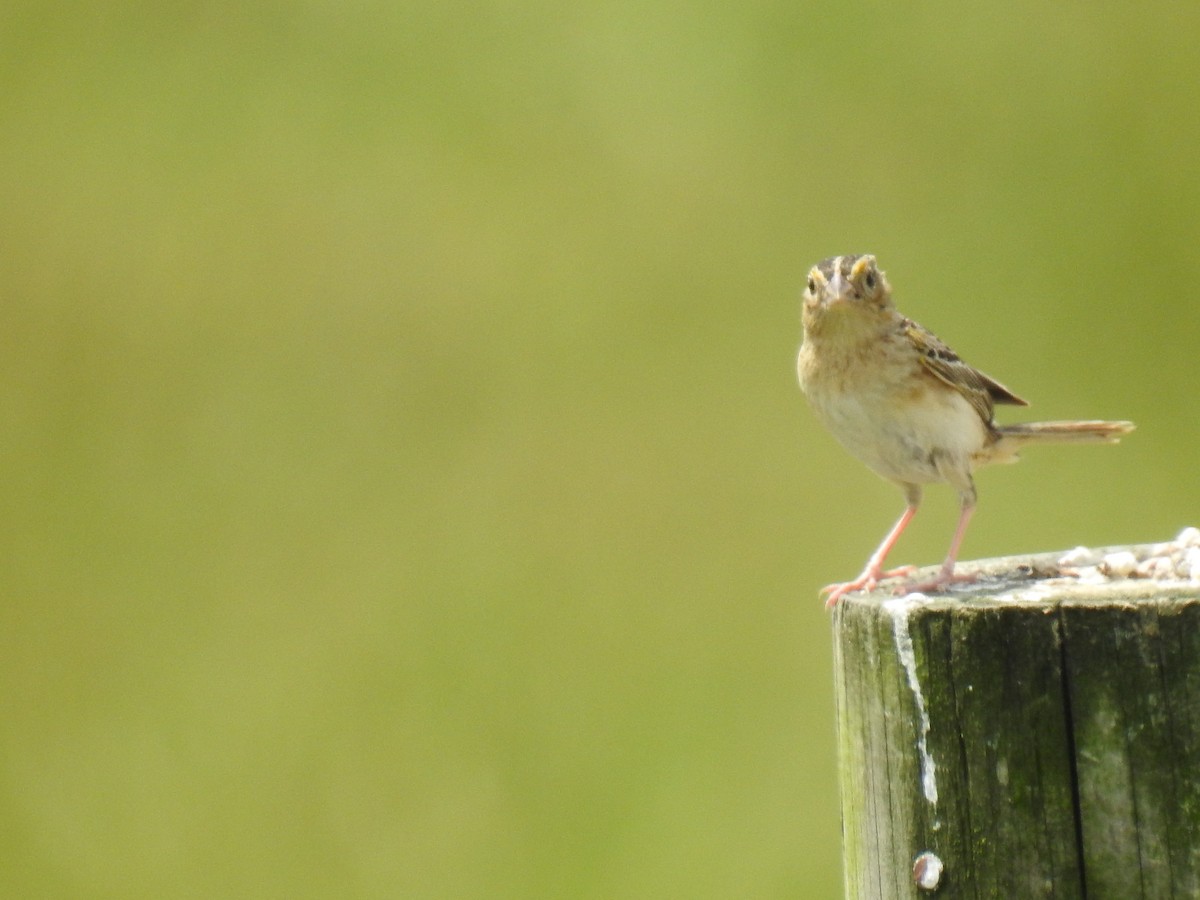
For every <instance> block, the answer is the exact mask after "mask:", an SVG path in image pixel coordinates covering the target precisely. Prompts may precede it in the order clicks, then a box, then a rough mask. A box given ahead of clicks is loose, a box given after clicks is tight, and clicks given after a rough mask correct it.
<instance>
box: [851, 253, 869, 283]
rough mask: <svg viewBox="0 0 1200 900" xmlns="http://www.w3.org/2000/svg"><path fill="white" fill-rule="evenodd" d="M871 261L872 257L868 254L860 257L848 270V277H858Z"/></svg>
mask: <svg viewBox="0 0 1200 900" xmlns="http://www.w3.org/2000/svg"><path fill="white" fill-rule="evenodd" d="M872 262H874V259H872V258H871V257H870V256H864V257H861V258H860V259H859V260H858V262H856V263H855V264H854V268H852V269H851V270H850V278H851V279H855V278H858V277H859V276H860V275H862V273H863V272H864V271H865V270H866V269H867V267H868V266H870V265H871V263H872Z"/></svg>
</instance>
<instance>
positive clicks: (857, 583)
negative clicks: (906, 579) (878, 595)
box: [821, 503, 957, 609]
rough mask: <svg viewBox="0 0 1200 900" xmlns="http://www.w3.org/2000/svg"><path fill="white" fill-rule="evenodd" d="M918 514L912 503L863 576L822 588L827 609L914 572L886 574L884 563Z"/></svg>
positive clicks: (907, 569)
mask: <svg viewBox="0 0 1200 900" xmlns="http://www.w3.org/2000/svg"><path fill="white" fill-rule="evenodd" d="M916 514H917V507H916V506H915V505H914V504H911V503H910V504H909V505H908V507H907V508H906V509H905V510H904V515H902V516H901V517H900V518H899V520H897V522H896V524H895V525H893V526H892V530H891V531H889V532H888V534H887V537H885V538H884V539H883V543H882V544H880V545H879V549H877V550H876V551H875V552H874V553H872V554H871V558H870V559H869V560H867V567H866V568H865V569H863V571H862V574H861V575H859V576H858V577H857V578H855V579H854V580H853V581H847V582H845V583H843V584H830V585H826V586H825V587H823V588H821V593H822V594H824V593H826V592H828V594H829V597H828V599H827V600H826V601H825V608H826V609H832V608H833V607H835V606H837V602H838V601H839V600H840V599H842V597H843V596H845V595H846V594H849V593H850V592H851V591H860V590H867V591H869V590H871V589H872V588H874V587H875V585H877V584H878V583H879V581H880V580H881V579H883V578H896V577H898V576H901V575H908V574H909V573H911V572H912V571H913V567H912V566H902V567H901V568H899V569H892V570H890V571H888V572H885V571H883V561H884V560H885V559H887V555H888V554H889V553H891V552H892V547H894V546H896V541H898V540H899V539H900V535H901V534H903V533H904V529H905V528H907V527H908V523H909V522H911V521H912V517H913V516H915V515H916ZM956 552H957V551H956Z"/></svg>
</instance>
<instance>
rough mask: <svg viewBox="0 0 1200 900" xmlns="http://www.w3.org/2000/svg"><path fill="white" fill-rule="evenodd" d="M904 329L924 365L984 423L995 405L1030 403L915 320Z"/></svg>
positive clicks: (906, 320)
mask: <svg viewBox="0 0 1200 900" xmlns="http://www.w3.org/2000/svg"><path fill="white" fill-rule="evenodd" d="M903 328H904V334H905V336H906V337H907V338H908V339H909V340H910V341H911V342H912V344H913V346H914V347H916V348H917V353H918V359H920V360H921V365H923V366H924V367H925V368H926V369H928V370H929V371H930V372H932V373H933V374H934V375H935V376H937V377H938V378H939V379H940V380H942V381H944V382H945V383H946V384H948V385H950V387H952V388H954V389H955V390H956V391H958V392H959V393H960V394H962V395H963V398H964V399H966V401H967V402H968V403H970V404H971V406H973V407H974V408H975V411H976V412H977V413H979V418H981V419H983V421H984V422H987V423H988V424H991V421H992V406H993V404H996V403H1011V404H1013V405H1014V406H1028V405H1029V404H1028V403H1027V402H1026V401H1025V400H1022V399H1021V398H1020V397H1018V396H1017V395H1016V394H1014V393H1013V392H1012V391H1010V390H1009V389H1008V388H1006V387H1005V386H1004V385H1002V384H1001V383H1000V382H998V381H996V380H995V379H994V378H990V377H988V376H987V375H984V374H983V373H982V372H980V371H979V370H978V369H976V368H973V367H972V366H969V365H967V364H966V363H965V362H963V361H962V360H961V359H959V357H958V354H957V353H955V352H954V351H953V350H951V349H950V347H949V346H947V345H946V344H944V343H943V342H942V341H941V340H939V339H938V338H937V337H936V336H935V335H934V334H932V333H931V332H929V331H927V330H926V329H925V328H923V327H921V326H920V325H918V324H917V323H916V322H914V321H912V320H911V319H904V320H903Z"/></svg>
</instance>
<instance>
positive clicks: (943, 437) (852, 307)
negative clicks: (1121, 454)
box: [796, 253, 1134, 609]
mask: <svg viewBox="0 0 1200 900" xmlns="http://www.w3.org/2000/svg"><path fill="white" fill-rule="evenodd" d="M801 319H802V325H803V339H802V342H801V345H800V353H799V356H798V358H797V361H796V370H797V374H798V375H799V378H800V387H801V389H802V390H803V392H804V394H805V396H806V397H807V399H808V401H809V404H810V405H811V406H812V408H813V411H814V412H815V413H816V417H817V418H818V419H819V420H820V421H821V422H822V424H824V425H825V427H826V428H828V429H829V431H831V432H832V433H833V435H834V437H835V438H837V440H838V441H839V442H840V443H841V444H842V445H843V446H844V447H845V448H846V449H847V450H849V451H850V453H851V454H852V455H853V456H855V457H857V458H858V459H859V460H861V461H862V462H863V463H865V464H866V465H867V467H868V468H870V469H871V470H873V471H874V472H876V473H877V474H878V475H880V476H882V477H883V478H885V479H886V480H888V481H890V482H892V483H894V484H896V485H897V486H898V487H899V488H900V490H901V491H903V493H904V499H905V508H904V512H903V514H902V515H901V516H900V518H899V519H898V520H897V521H896V524H895V525H893V526H892V529H891V530H890V531H889V532H888V533H887V535H886V536H885V537H884V539H883V541H882V543H880V545H879V547H878V548H877V549H876V550H875V552H874V553H873V554H872V555H871V557H870V559H868V560H867V564H866V567H865V568H864V569H863V571H862V573H861V574H860V575H859V576H858V577H857V578H855V579H853V580H852V581H846V582H841V583H836V584H831V585H827V586H826V587H825V588H823V589H822V590H821V594H828V598H827V600H826V604H825V605H826V608H827V609H829V608H832V607H834V606H836V605H837V603H838V602H839V600H840V599H841V598H842V597H844V596H845V595H847V594H849V593H851V592H854V591H862V590H865V591H871V590H874V588H875V587H876V586H878V584H879V583H880V582H881V581H883V580H884V579H888V578H905V579H907V577H908V576H910V575H912V574H913V573H914V572H915V571H916V569H915V567H913V566H902V567H900V568H897V569H891V570H885V569H884V568H883V566H884V562H885V561H886V559H887V556H888V554H889V553H890V552H891V550H892V548H893V547H894V546H895V544H896V542H897V540H899V538H900V535H901V534H902V533H903V532H904V529H905V528H907V527H908V524H909V522H911V521H912V518H913V516H915V515H916V513H917V509H918V507H919V506H920V505H921V497H922V492H923V489H924V486H925V485H927V484H935V483H942V482H944V483H946V484H949V485H950V486H951V487H952V488H954V489H955V490H956V491H958V496H959V501H960V504H961V505H960V511H959V517H958V524H957V526H956V527H955V529H954V535H953V537H952V539H951V541H950V549H949V552H948V553H947V554H946V559H945V561H944V562H943V563H942V566H941V568H940V569H939V570H938V572H937V574H936V575H935V576H934V577H933V578H932V579H929V580H926V581H923V582H917V581H915V580H907V581H906V582H904V583H902V584H901V585H900V587H899V588H898V592H900V591H905V592H912V591H922V592H924V591H930V592H932V591H939V590H942V589H944V588H946V587H947V586H949V585H950V584H952V583H954V582H958V581H967V580H970V578H971V577H970V576H964V575H962V574H960V573H956V572H955V570H954V569H955V563H956V562H957V559H958V553H959V548H960V547H961V546H962V541H963V537H964V535H965V534H966V531H967V525H968V523H969V522H970V520H971V514H972V513H973V512H974V510H975V505H976V498H977V494H976V490H975V481H974V478H973V473H974V471H975V470H976V469H977V468H979V467H980V466H984V465H990V464H992V463H1002V462H1004V463H1007V462H1016V460H1017V455H1018V452H1019V451H1020V450H1021V449H1022V448H1024V447H1025V446H1027V445H1030V444H1048V443H1115V442H1116V441H1117V440H1119V439H1120V437H1121V436H1122V435H1124V434H1127V433H1129V432H1130V431H1132V430H1133V428H1134V425H1133V423H1132V422H1124V421H1120V422H1107V421H1098V420H1090V421H1061V422H1027V423H1025V424H1018V425H998V424H997V423H996V420H995V416H994V410H995V407H996V405H998V404H1007V405H1012V406H1028V405H1029V404H1028V403H1027V402H1026V401H1025V400H1023V399H1021V397H1019V396H1017V395H1016V394H1015V393H1013V392H1012V391H1011V390H1009V389H1008V388H1007V387H1005V386H1004V385H1003V384H1001V383H1000V382H999V381H997V380H996V379H994V378H991V377H990V376H988V375H985V374H984V373H983V372H981V371H979V370H978V369H976V368H973V367H972V366H970V365H968V364H967V363H965V362H963V360H962V359H960V358H959V356H958V354H957V353H955V352H954V351H953V350H952V349H950V347H948V346H947V345H946V344H944V343H943V342H942V341H940V340H939V339H938V338H937V337H935V336H934V335H933V334H932V333H931V332H929V331H928V330H926V329H925V328H923V327H922V326H921V325H918V324H917V323H916V322H914V321H913V320H912V319H909V318H906V317H905V316H903V315H901V314H900V312H899V311H897V309H896V307H895V305H894V304H893V302H892V289H891V285H890V284H889V283H888V279H887V276H886V275H885V274H884V272H883V271H882V270H881V269H880V268H879V265H878V263H877V261H876V259H875V257H874V256H873V255H871V254H869V253H868V254H856V255H845V256H833V257H830V258H828V259H825V260H822V261H821V262H819V263H817V264H816V265H815V266H813V267H812V269H811V270H810V271H809V273H808V282H807V285H806V287H805V290H804V294H803V305H802V314H801Z"/></svg>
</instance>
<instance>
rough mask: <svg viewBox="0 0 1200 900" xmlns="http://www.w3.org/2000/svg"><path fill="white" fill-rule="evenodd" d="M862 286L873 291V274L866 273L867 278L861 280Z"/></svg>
mask: <svg viewBox="0 0 1200 900" xmlns="http://www.w3.org/2000/svg"><path fill="white" fill-rule="evenodd" d="M863 284H865V285H866V286H867V290H869V291H873V290H875V273H874V272H871V271H868V272H867V276H866V277H865V278H864V279H863Z"/></svg>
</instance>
